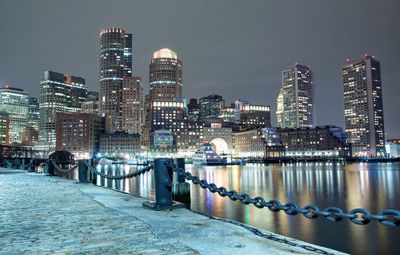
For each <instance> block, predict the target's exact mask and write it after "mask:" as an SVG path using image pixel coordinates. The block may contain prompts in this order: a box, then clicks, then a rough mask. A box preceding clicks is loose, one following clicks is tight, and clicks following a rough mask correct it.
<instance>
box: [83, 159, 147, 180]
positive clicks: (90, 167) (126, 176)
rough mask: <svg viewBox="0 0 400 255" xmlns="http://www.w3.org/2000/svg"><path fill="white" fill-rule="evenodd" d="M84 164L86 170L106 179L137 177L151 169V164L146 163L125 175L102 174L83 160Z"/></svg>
mask: <svg viewBox="0 0 400 255" xmlns="http://www.w3.org/2000/svg"><path fill="white" fill-rule="evenodd" d="M84 164H85V165H86V167H87V168H88V170H89V171H90V172H91V173H93V174H95V175H98V176H100V177H103V178H107V179H110V180H123V179H127V178H128V179H129V178H133V177H137V176H139V175H141V174H144V173H146V172H149V171H150V170H151V169H153V166H152V165H148V166H146V167H144V168H142V169H139V170H137V171H135V172H131V173H128V174H125V175H109V174H104V173H102V172H100V171H97V169H96V168H94V167H93V166H91V165H90V164H89V163H88V162H86V161H84Z"/></svg>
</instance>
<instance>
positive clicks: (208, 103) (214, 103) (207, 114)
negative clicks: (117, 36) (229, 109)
mask: <svg viewBox="0 0 400 255" xmlns="http://www.w3.org/2000/svg"><path fill="white" fill-rule="evenodd" d="M224 107H225V101H224V99H223V98H222V96H219V95H215V94H213V95H209V96H206V97H202V98H200V99H199V119H200V120H201V121H213V120H215V119H218V117H219V116H220V114H221V112H222V109H223V108H224Z"/></svg>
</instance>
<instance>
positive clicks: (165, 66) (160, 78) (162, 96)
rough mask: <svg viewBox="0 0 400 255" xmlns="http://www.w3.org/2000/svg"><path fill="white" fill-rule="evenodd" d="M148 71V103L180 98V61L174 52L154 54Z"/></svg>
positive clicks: (167, 50) (163, 51)
mask: <svg viewBox="0 0 400 255" xmlns="http://www.w3.org/2000/svg"><path fill="white" fill-rule="evenodd" d="M149 69H150V70H149V83H150V101H154V100H172V99H173V98H176V97H181V96H182V61H180V60H179V59H178V57H177V55H176V52H174V51H172V50H170V49H161V50H159V51H156V52H154V53H153V59H152V60H151V62H150V66H149Z"/></svg>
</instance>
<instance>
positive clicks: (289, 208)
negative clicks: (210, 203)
mask: <svg viewBox="0 0 400 255" xmlns="http://www.w3.org/2000/svg"><path fill="white" fill-rule="evenodd" d="M165 164H166V166H167V167H168V168H169V169H171V170H172V171H174V172H176V173H177V174H178V175H183V176H185V179H186V180H188V181H192V182H193V184H195V185H199V186H200V187H201V188H203V189H208V190H209V191H210V192H212V193H215V192H217V193H218V194H219V195H220V196H221V197H226V196H227V197H229V199H231V200H233V201H237V200H239V201H240V202H241V203H242V204H245V205H248V204H253V205H254V206H255V207H257V208H264V207H267V208H268V209H269V210H270V211H272V212H279V211H281V210H282V211H284V212H285V213H286V214H288V215H296V214H303V216H305V217H306V218H308V219H315V218H318V217H319V216H322V217H324V218H325V219H327V220H330V221H333V222H338V221H341V220H343V219H348V220H350V221H351V222H353V223H355V224H357V225H366V224H369V223H370V222H372V221H378V222H379V223H381V224H383V225H385V226H388V227H396V226H399V225H400V211H399V210H395V209H385V210H382V211H380V212H379V213H378V214H372V213H371V212H370V211H368V210H366V209H363V208H356V209H353V210H351V211H350V212H343V210H342V209H340V208H337V207H328V208H326V209H324V210H321V209H319V208H318V207H317V206H316V205H306V206H305V207H303V208H302V207H299V206H298V205H296V204H295V203H286V204H282V203H281V202H279V201H278V200H270V201H265V199H264V198H262V197H254V198H253V197H251V196H250V195H249V194H246V193H243V194H238V193H237V192H236V191H235V190H230V191H228V190H227V189H226V188H225V187H218V186H217V185H215V184H214V183H208V182H207V181H206V180H200V179H199V177H197V176H193V175H192V174H191V173H189V172H186V171H185V169H182V168H178V167H176V166H175V165H174V164H172V163H171V162H166V163H165Z"/></svg>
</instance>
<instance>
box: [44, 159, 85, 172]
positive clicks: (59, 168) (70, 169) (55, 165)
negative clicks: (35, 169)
mask: <svg viewBox="0 0 400 255" xmlns="http://www.w3.org/2000/svg"><path fill="white" fill-rule="evenodd" d="M50 161H51V163H52V164H53V166H54V167H55V168H56V169H57V170H58V171H60V172H62V173H69V172H71V171H72V170H74V169H75V168H77V167H78V164H76V165H75V166H73V167H71V168H69V169H63V168H61V167H59V166H58V165H57V164H56V162H55V160H50Z"/></svg>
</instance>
